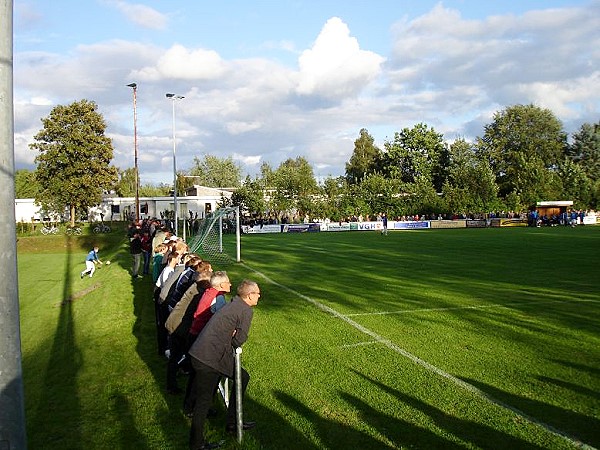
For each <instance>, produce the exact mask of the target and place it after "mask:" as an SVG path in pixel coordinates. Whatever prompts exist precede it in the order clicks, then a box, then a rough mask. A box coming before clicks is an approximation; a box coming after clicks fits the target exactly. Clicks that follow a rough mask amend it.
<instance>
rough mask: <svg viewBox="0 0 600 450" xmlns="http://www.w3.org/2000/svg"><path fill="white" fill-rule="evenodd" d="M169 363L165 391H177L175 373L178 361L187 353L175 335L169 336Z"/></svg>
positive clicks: (183, 344) (184, 342) (179, 338)
mask: <svg viewBox="0 0 600 450" xmlns="http://www.w3.org/2000/svg"><path fill="white" fill-rule="evenodd" d="M169 350H170V351H171V352H170V354H169V362H168V363H167V389H177V371H178V370H179V364H178V363H179V361H181V358H183V355H185V353H186V352H187V345H186V341H185V340H184V339H181V337H179V335H177V334H176V333H172V334H171V335H169Z"/></svg>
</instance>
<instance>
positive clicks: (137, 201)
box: [127, 83, 140, 222]
mask: <svg viewBox="0 0 600 450" xmlns="http://www.w3.org/2000/svg"><path fill="white" fill-rule="evenodd" d="M127 86H128V87H130V88H133V155H134V158H133V166H134V168H135V169H134V170H135V221H136V222H139V221H140V173H139V169H138V145H137V84H136V83H130V84H128V85H127Z"/></svg>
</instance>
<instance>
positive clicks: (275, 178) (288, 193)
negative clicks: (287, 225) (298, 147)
mask: <svg viewBox="0 0 600 450" xmlns="http://www.w3.org/2000/svg"><path fill="white" fill-rule="evenodd" d="M263 174H264V176H265V177H267V179H270V180H269V182H270V183H272V184H271V185H267V186H266V187H267V188H272V189H273V195H272V203H271V204H272V206H273V209H274V210H275V211H277V212H278V214H281V213H282V212H284V211H289V212H295V213H296V214H298V215H299V216H300V217H303V216H304V215H306V214H309V213H310V212H311V210H312V209H313V196H314V195H315V194H316V193H317V191H318V187H317V182H316V180H315V176H314V173H313V169H312V167H311V166H310V164H309V163H308V161H307V160H306V159H305V158H303V157H300V156H299V157H297V158H296V159H291V158H289V159H287V160H286V161H284V162H282V163H281V164H280V166H279V167H278V168H277V170H275V171H274V172H270V171H269V167H264V171H263Z"/></svg>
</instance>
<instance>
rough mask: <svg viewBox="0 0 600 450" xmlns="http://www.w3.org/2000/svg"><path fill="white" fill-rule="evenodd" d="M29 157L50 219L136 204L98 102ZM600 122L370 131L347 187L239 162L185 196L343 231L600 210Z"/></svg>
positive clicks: (19, 190) (182, 179) (229, 162)
mask: <svg viewBox="0 0 600 450" xmlns="http://www.w3.org/2000/svg"><path fill="white" fill-rule="evenodd" d="M42 124H43V127H42V129H41V130H40V131H39V132H38V133H37V134H36V135H35V136H34V142H33V143H32V144H30V148H31V149H32V150H35V151H37V152H38V154H37V156H36V159H35V163H36V169H35V170H34V171H28V170H19V171H17V172H16V179H15V188H16V197H17V198H31V197H33V198H35V199H36V202H37V203H38V204H41V205H42V207H43V208H44V209H45V210H47V211H64V209H65V208H66V207H67V208H69V209H70V211H71V217H72V220H74V218H75V217H76V214H75V210H76V209H79V210H85V209H87V208H88V207H90V206H94V205H96V204H99V203H100V201H101V196H102V194H103V193H106V192H112V193H113V194H114V195H118V196H123V197H130V196H134V195H135V184H136V183H135V180H136V177H135V169H134V168H126V169H119V168H117V167H114V166H113V165H111V161H112V157H113V147H112V142H111V140H110V139H109V138H107V137H106V136H105V131H106V124H105V122H104V119H103V117H102V115H101V114H100V113H99V112H98V107H97V105H96V104H95V103H94V102H91V101H88V100H81V101H79V102H74V103H72V104H71V105H67V106H62V105H59V106H57V107H55V108H54V109H53V110H52V111H51V112H50V114H49V116H48V117H45V118H43V119H42ZM599 173H600V122H598V123H595V124H589V123H584V124H582V125H581V127H580V129H579V130H578V131H577V132H576V133H574V134H573V135H572V136H571V137H570V139H569V136H568V135H567V133H565V132H564V130H563V126H562V123H561V122H560V120H558V119H557V118H556V116H555V115H554V114H553V113H552V112H551V111H550V110H549V109H544V108H540V107H538V106H535V105H531V104H530V105H514V106H509V107H507V108H505V109H503V110H501V111H498V112H496V113H495V115H494V117H493V120H492V121H491V123H489V124H487V125H485V126H484V130H483V134H482V136H480V137H477V138H476V139H475V141H474V142H469V141H467V140H465V139H462V138H459V139H456V140H454V141H453V142H447V141H446V140H444V136H443V135H442V134H441V133H438V132H437V131H435V129H434V128H433V127H430V126H428V125H427V124H424V123H418V124H416V125H414V126H413V127H412V128H404V129H402V130H401V131H399V132H396V133H395V134H394V136H393V138H391V139H388V140H386V141H385V142H384V144H383V148H379V147H378V146H376V145H375V140H374V138H373V137H372V136H371V135H370V134H369V132H368V130H367V129H365V128H363V129H361V130H360V132H359V136H358V138H357V139H356V140H355V141H354V150H353V153H352V155H351V157H350V159H349V160H348V162H347V163H346V166H345V174H344V176H339V177H331V176H330V177H327V178H325V179H324V180H320V182H317V179H316V178H315V176H314V172H313V169H312V167H311V166H310V164H309V163H308V161H307V160H306V159H305V158H303V157H297V158H289V159H287V160H286V161H284V162H282V163H281V164H280V165H279V166H278V167H277V168H273V167H272V166H271V165H270V164H269V163H267V162H265V163H263V164H262V166H261V167H260V173H259V174H258V175H256V176H254V177H251V176H249V175H248V176H246V177H245V178H244V177H243V176H242V169H241V167H240V165H239V164H238V163H237V162H235V161H234V160H233V159H232V158H231V157H227V158H220V157H217V156H213V155H204V156H203V157H202V158H200V157H197V156H196V157H195V158H194V162H193V164H192V167H191V168H189V169H187V170H180V171H179V172H178V173H177V191H178V193H180V195H181V193H182V192H184V190H185V189H186V188H187V187H189V186H191V185H193V184H199V185H203V186H209V187H221V188H223V187H227V188H235V191H234V193H233V196H232V198H231V200H227V199H223V202H222V203H223V205H222V206H231V205H240V206H241V207H242V210H243V211H245V212H246V213H248V214H250V215H253V216H257V217H258V216H260V217H263V218H268V217H271V218H278V219H281V218H282V217H284V216H287V217H288V218H290V217H289V216H290V214H291V215H293V216H295V217H293V218H304V217H306V216H308V217H310V218H311V219H315V218H329V219H331V220H342V219H345V218H347V217H352V216H356V217H358V216H361V215H362V216H363V217H369V216H376V215H377V214H379V213H381V212H386V213H387V215H388V216H389V217H400V216H408V215H416V214H418V215H428V216H436V217H437V215H439V214H455V213H460V214H482V213H489V212H492V211H516V212H519V211H524V210H527V209H529V208H530V207H531V206H532V205H535V203H536V202H538V201H542V200H573V202H574V207H575V208H577V209H596V208H597V207H598V199H599V197H600V181H599V179H598V174H599ZM172 189H173V186H172V185H167V184H162V185H155V184H151V183H149V184H144V185H142V186H140V189H139V194H140V196H144V197H145V196H165V195H172Z"/></svg>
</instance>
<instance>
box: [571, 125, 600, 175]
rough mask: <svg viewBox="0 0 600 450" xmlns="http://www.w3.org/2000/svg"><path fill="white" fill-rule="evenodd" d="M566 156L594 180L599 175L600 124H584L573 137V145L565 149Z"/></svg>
mask: <svg viewBox="0 0 600 450" xmlns="http://www.w3.org/2000/svg"><path fill="white" fill-rule="evenodd" d="M567 153H568V156H569V157H570V158H571V159H572V160H573V162H574V163H575V164H578V165H579V166H580V167H581V169H582V170H583V171H584V172H585V174H586V175H587V176H588V177H589V178H591V179H593V180H596V179H598V177H599V174H600V122H598V123H595V124H589V123H584V124H583V125H582V126H581V128H580V129H579V132H577V133H575V134H574V135H573V144H572V145H570V146H569V147H568V149H567Z"/></svg>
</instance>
